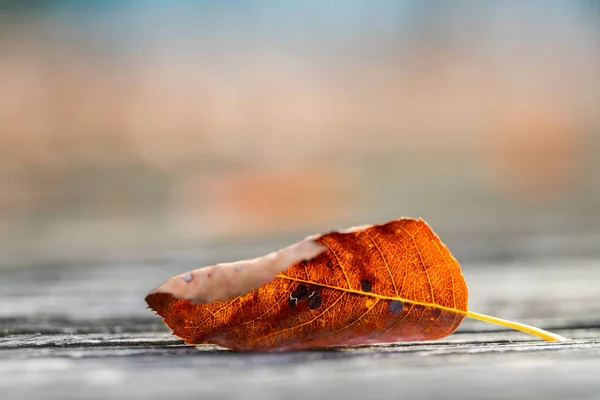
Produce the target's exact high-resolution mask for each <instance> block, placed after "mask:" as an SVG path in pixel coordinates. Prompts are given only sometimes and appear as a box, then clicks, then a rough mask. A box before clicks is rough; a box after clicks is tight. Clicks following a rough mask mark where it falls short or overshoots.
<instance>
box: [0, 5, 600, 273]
mask: <svg viewBox="0 0 600 400" xmlns="http://www.w3.org/2000/svg"><path fill="white" fill-rule="evenodd" d="M598 38H600V4H599V3H598V2H596V1H574V0H570V1H552V0H548V1H527V2H521V1H503V2H480V1H429V2H422V1H385V0H383V1H327V2H320V1H297V2H292V1H278V2H266V1H265V2H263V1H248V2H242V1H198V2H192V1H189V2H160V1H141V0H122V1H106V0H105V1H92V0H87V1H84V2H76V1H42V0H38V1H0V265H1V266H7V267H14V266H19V265H25V264H27V265H31V264H55V263H61V262H67V261H68V262H83V261H86V260H98V259H111V258H123V257H134V258H136V257H137V258H139V257H154V256H161V255H164V254H169V253H173V252H175V253H178V254H181V253H186V252H189V253H191V254H194V252H195V251H201V249H207V248H220V249H222V252H223V254H224V258H225V259H233V258H235V256H234V254H235V253H236V252H239V249H240V248H246V249H253V248H254V247H253V246H255V244H257V243H262V244H266V246H267V247H269V246H270V248H271V249H274V248H276V247H277V246H278V245H280V244H286V243H288V242H290V241H295V240H296V239H299V238H301V237H303V236H304V235H306V234H311V233H315V232H320V231H324V230H329V229H334V228H343V227H347V226H350V225H355V224H364V223H374V222H383V221H386V220H388V219H391V218H397V217H400V216H412V217H423V218H424V219H425V220H426V221H428V222H429V224H430V225H431V226H432V227H433V229H434V230H435V231H436V232H437V233H438V234H439V235H440V236H441V237H442V240H443V241H444V242H446V243H447V244H449V245H450V247H451V249H452V250H453V252H454V253H455V255H457V256H458V258H459V259H460V260H470V259H478V260H480V261H485V260H498V259H503V260H505V259H515V258H530V257H535V258H548V259H550V258H555V257H598V256H600V114H599V110H600V40H599V39H598ZM244 246H246V247H244ZM245 252H246V255H254V256H257V255H260V254H261V253H260V252H254V251H253V250H245Z"/></svg>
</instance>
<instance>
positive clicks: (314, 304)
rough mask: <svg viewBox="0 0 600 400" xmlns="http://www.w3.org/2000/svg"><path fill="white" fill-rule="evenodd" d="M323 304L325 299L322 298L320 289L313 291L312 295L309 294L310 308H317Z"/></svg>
mask: <svg viewBox="0 0 600 400" xmlns="http://www.w3.org/2000/svg"><path fill="white" fill-rule="evenodd" d="M321 304H323V300H322V299H321V293H320V292H318V291H313V292H311V294H310V296H308V308H310V309H311V310H316V309H317V308H319V307H321Z"/></svg>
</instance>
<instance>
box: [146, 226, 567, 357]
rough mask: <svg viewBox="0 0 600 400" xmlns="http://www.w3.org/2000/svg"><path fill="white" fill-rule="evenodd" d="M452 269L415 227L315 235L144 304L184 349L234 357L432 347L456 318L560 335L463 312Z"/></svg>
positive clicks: (191, 276)
mask: <svg viewBox="0 0 600 400" xmlns="http://www.w3.org/2000/svg"><path fill="white" fill-rule="evenodd" d="M467 300H468V294H467V285H466V283H465V280H464V278H463V275H462V272H461V269H460V265H459V264H458V262H457V260H456V259H455V258H454V257H453V256H452V254H451V253H450V251H449V250H448V248H447V247H446V246H445V245H444V244H443V243H442V242H441V241H440V239H439V237H438V236H437V235H436V234H435V233H434V232H433V231H432V230H431V228H429V226H428V225H427V223H426V222H425V221H423V220H420V219H419V220H416V219H410V218H403V219H398V220H393V221H390V222H387V223H384V224H380V225H369V226H361V227H356V228H351V229H348V230H345V231H334V232H329V233H325V234H323V235H314V236H310V237H307V238H305V239H304V240H302V241H300V242H298V243H295V244H293V245H291V246H288V247H286V248H284V249H281V250H279V251H276V252H274V253H271V254H268V255H266V256H263V257H259V258H255V259H252V260H244V261H237V262H233V263H224V264H217V265H214V266H210V267H205V268H200V269H197V270H194V271H190V272H187V273H184V274H181V275H178V276H175V277H173V278H171V279H169V280H167V281H166V282H165V283H163V284H162V285H160V286H159V287H158V288H156V289H154V290H153V291H152V292H151V293H150V294H148V296H146V302H147V304H148V306H149V307H150V308H151V309H153V310H154V311H155V312H156V313H157V314H159V315H160V316H161V317H163V319H164V322H165V323H166V324H167V325H168V326H169V327H170V328H171V329H172V330H173V332H174V334H175V335H177V336H179V337H181V338H183V339H184V340H185V341H186V343H188V344H202V343H214V344H217V345H220V346H224V347H228V348H231V349H234V350H238V351H259V350H299V349H308V348H316V347H326V346H341V345H345V346H348V345H361V344H374V343H385V342H397V341H416V340H433V339H439V338H443V337H445V336H448V335H450V334H451V333H452V332H454V331H455V330H456V329H457V328H458V326H459V325H460V323H461V322H462V320H463V319H464V317H465V316H468V317H471V318H475V319H479V320H483V321H487V322H491V323H495V324H499V325H502V326H506V327H510V328H513V329H518V330H521V331H524V332H527V333H530V334H533V335H536V336H539V337H542V338H544V339H546V340H563V338H562V337H560V336H558V335H555V334H552V333H549V332H546V331H543V330H541V329H538V328H534V327H530V326H527V325H524V324H519V323H516V322H511V321H505V320H502V319H499V318H495V317H490V316H487V315H483V314H478V313H475V312H472V311H469V310H468V307H467Z"/></svg>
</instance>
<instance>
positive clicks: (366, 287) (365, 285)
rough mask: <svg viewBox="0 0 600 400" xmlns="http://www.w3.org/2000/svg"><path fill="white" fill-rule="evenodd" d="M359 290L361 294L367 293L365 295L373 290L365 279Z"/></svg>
mask: <svg viewBox="0 0 600 400" xmlns="http://www.w3.org/2000/svg"><path fill="white" fill-rule="evenodd" d="M360 288H361V289H362V291H363V292H367V293H369V292H370V291H371V289H373V287H372V286H371V282H369V281H368V280H367V279H365V280H363V281H362V282H361V283H360Z"/></svg>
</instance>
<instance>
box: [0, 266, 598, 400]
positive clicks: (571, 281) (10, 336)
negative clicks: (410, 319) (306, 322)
mask: <svg viewBox="0 0 600 400" xmlns="http://www.w3.org/2000/svg"><path fill="white" fill-rule="evenodd" d="M211 257H212V256H211V255H207V256H206V258H207V259H208V263H209V262H211V261H213V260H212V259H211ZM206 261H207V260H197V259H186V258H185V257H183V258H181V257H180V258H177V257H175V258H173V259H170V260H168V259H162V260H148V261H144V262H139V261H138V262H133V261H131V260H121V261H119V260H112V261H111V262H105V261H103V262H102V263H98V264H87V265H79V264H76V263H74V264H72V265H40V266H37V267H31V268H14V269H10V268H4V269H0V399H2V400H5V399H38V398H39V399H126V398H140V399H141V398H143V399H165V398H167V399H168V398H172V399H175V398H176V399H188V398H189V399H212V398H215V399H255V398H256V399H355V398H356V399H377V398H390V399H412V398H416V399H427V398H444V399H445V398H462V399H501V398H510V399H516V398H527V399H600V291H599V290H598V282H600V263H598V262H595V261H585V260H568V261H554V262H550V261H548V262H539V263H532V262H528V263H524V262H520V263H519V262H515V263H505V264H495V265H476V264H469V263H465V264H464V265H463V272H464V274H465V277H466V279H467V283H468V284H469V288H470V307H471V309H472V310H474V311H479V312H483V313H490V314H493V315H496V316H500V317H504V318H509V319H516V320H520V321H522V322H525V323H530V324H535V325H538V326H540V327H544V328H550V329H554V330H555V331H556V332H557V333H561V334H563V335H565V336H567V337H570V338H572V340H571V341H569V342H565V343H546V342H543V341H539V340H536V339H534V338H531V337H528V336H527V335H525V334H522V333H519V332H509V331H505V330H503V329H500V328H498V327H496V326H494V325H490V324H485V323H481V322H478V321H472V320H465V322H464V323H463V325H462V326H461V327H460V328H459V330H458V332H457V333H455V334H453V335H451V336H450V337H449V338H447V339H444V340H440V341H435V342H419V343H399V344H382V345H380V346H368V347H360V348H336V349H327V350H314V351H304V352H296V353H270V354H267V353H259V354H242V353H234V352H230V351H227V350H223V349H219V348H215V347H212V346H199V347H190V346H185V345H183V343H182V342H181V341H180V340H178V339H177V338H175V337H173V336H172V335H170V333H169V331H168V329H167V328H166V327H165V326H164V325H163V324H162V323H161V321H160V319H159V318H158V317H156V316H154V315H153V313H151V312H150V311H149V310H147V309H146V308H145V304H144V302H143V298H144V295H145V293H146V292H147V291H149V290H150V289H152V288H153V287H154V286H156V284H158V283H160V282H162V280H164V279H165V278H167V277H169V276H171V275H173V274H176V273H179V272H182V271H185V270H187V269H190V267H196V266H197V265H203V264H206V263H207V262H206Z"/></svg>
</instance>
